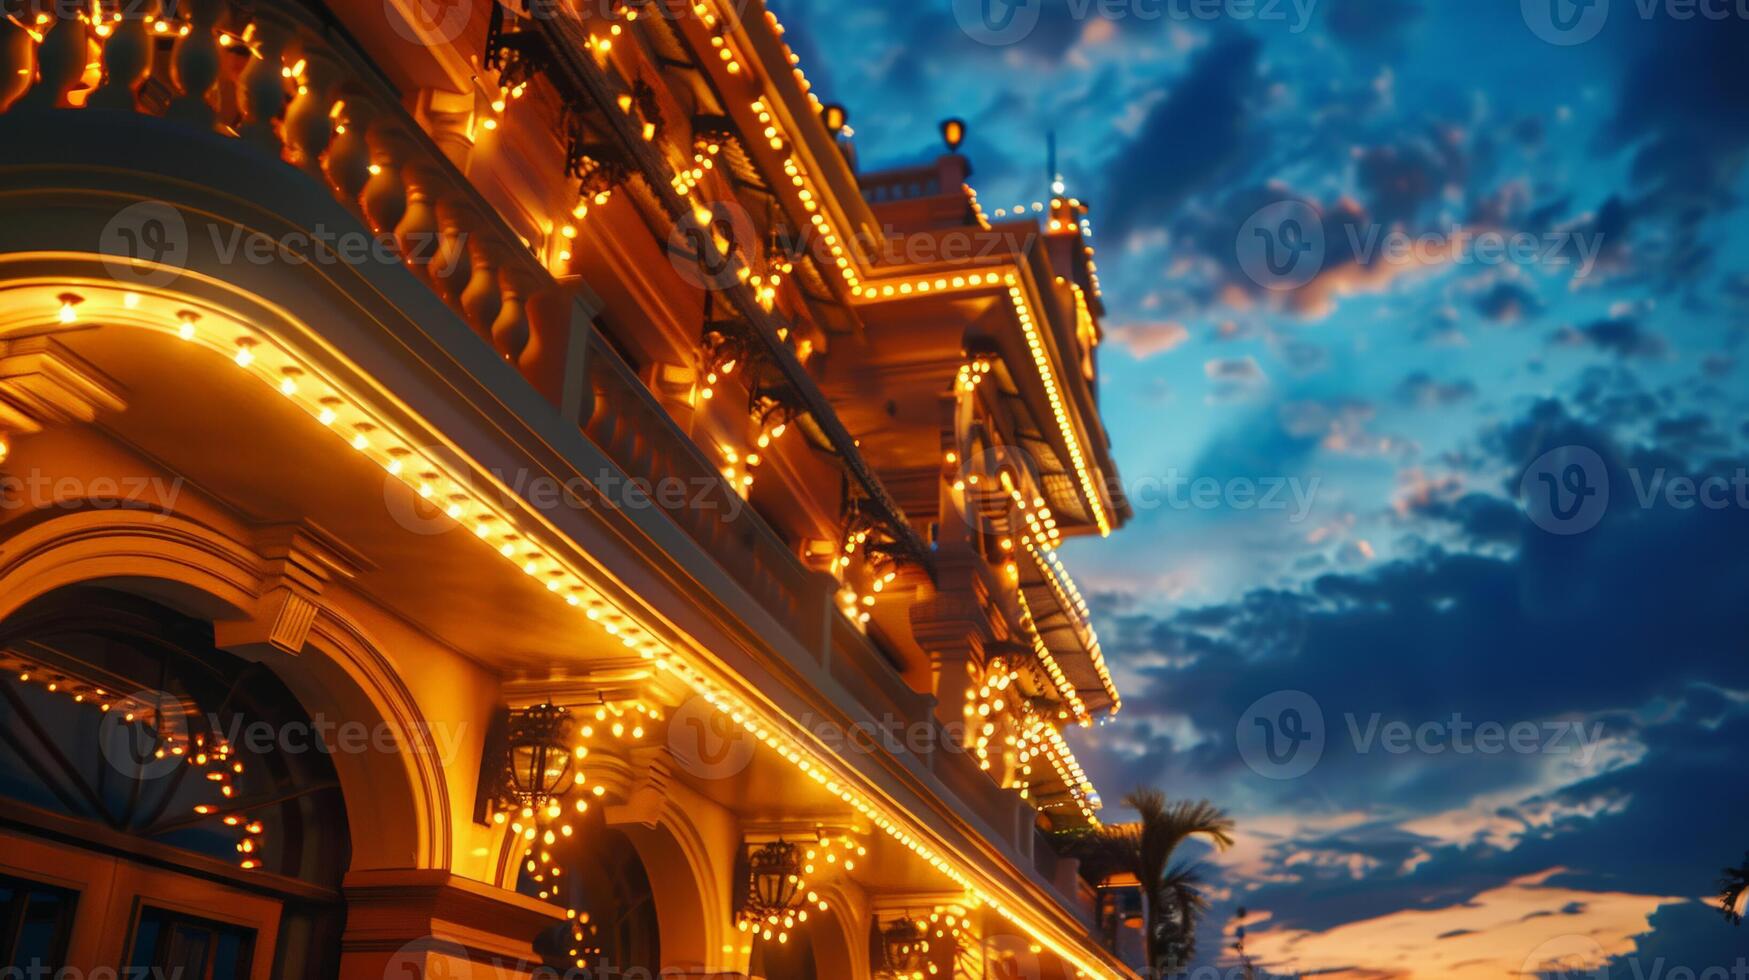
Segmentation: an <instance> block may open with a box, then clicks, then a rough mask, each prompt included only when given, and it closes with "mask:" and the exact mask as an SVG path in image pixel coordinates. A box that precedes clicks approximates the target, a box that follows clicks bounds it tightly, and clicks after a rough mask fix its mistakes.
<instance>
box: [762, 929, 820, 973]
mask: <svg viewBox="0 0 1749 980" xmlns="http://www.w3.org/2000/svg"><path fill="white" fill-rule="evenodd" d="M812 929H813V924H812V923H810V924H808V925H804V926H802V927H801V928H800V929H797V930H796V931H795V932H794V933H792V934H791V935H790V937H789V942H786V943H780V942H778V941H776V940H775V939H774V940H768V941H767V940H761V941H757V942H755V943H754V944H753V960H752V965H751V966H750V967H749V970H748V972H750V973H751V974H752V975H753V976H755V977H760V978H763V980H817V978H818V977H819V966H818V964H817V963H816V962H815V959H814V941H813V936H812V935H811V934H810V933H811V931H812Z"/></svg>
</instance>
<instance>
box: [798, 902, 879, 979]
mask: <svg viewBox="0 0 1749 980" xmlns="http://www.w3.org/2000/svg"><path fill="white" fill-rule="evenodd" d="M817 891H818V892H819V895H820V897H821V898H823V899H825V900H826V904H827V905H828V906H829V907H830V908H829V909H828V911H826V912H824V913H818V912H817V913H815V914H814V916H813V917H812V919H811V920H810V921H809V923H808V926H809V929H810V932H811V934H812V940H813V946H814V966H815V971H816V972H817V973H818V974H819V976H821V977H833V978H843V980H867V978H868V975H869V962H870V961H869V928H868V918H869V917H868V911H867V908H866V903H864V902H862V901H860V900H859V898H858V896H856V895H853V894H851V893H850V890H849V889H847V888H845V887H844V886H843V885H841V884H837V883H834V884H832V885H828V886H825V887H823V888H820V889H817Z"/></svg>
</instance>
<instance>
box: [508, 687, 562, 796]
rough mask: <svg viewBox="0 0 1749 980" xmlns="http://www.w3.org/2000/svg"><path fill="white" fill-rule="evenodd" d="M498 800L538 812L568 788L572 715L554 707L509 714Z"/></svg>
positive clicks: (548, 705) (540, 706) (550, 705)
mask: <svg viewBox="0 0 1749 980" xmlns="http://www.w3.org/2000/svg"><path fill="white" fill-rule="evenodd" d="M504 741H505V751H504V759H503V766H504V769H503V773H502V779H503V782H502V789H501V791H500V799H502V800H504V801H506V802H509V803H512V804H514V805H515V806H517V807H519V808H521V809H522V810H523V811H524V812H531V811H532V812H534V813H539V812H541V811H543V810H545V809H547V808H548V807H549V806H550V805H551V803H552V801H553V799H554V798H555V797H557V796H558V795H559V794H560V793H561V792H562V791H563V790H565V789H566V788H567V787H568V786H569V785H570V776H571V751H570V741H571V712H570V711H568V710H566V709H564V708H561V707H558V706H557V705H553V704H537V705H535V706H534V707H532V708H524V709H522V710H519V711H511V712H510V715H509V719H508V724H507V726H506V730H505V736H504Z"/></svg>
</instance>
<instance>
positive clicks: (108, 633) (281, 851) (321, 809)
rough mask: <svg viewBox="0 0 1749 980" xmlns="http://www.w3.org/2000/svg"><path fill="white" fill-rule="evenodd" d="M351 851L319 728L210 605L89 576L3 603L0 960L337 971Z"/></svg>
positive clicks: (54, 966)
mask: <svg viewBox="0 0 1749 980" xmlns="http://www.w3.org/2000/svg"><path fill="white" fill-rule="evenodd" d="M349 860H350V843H349V839H348V835H347V830H346V813H345V805H344V802H343V800H342V796H341V792H340V786H339V781H338V779H337V778H336V776H335V772H334V767H333V764H332V761H331V760H330V758H329V745H328V744H327V741H326V739H325V737H324V728H323V727H322V726H320V725H318V724H317V723H316V722H314V721H312V719H311V718H310V717H309V716H308V715H306V714H305V713H304V712H303V710H302V709H301V708H300V707H299V705H298V701H297V699H296V698H295V697H293V696H292V694H291V693H290V691H289V690H288V689H287V688H286V686H285V685H284V684H283V683H281V681H280V679H279V678H278V677H277V676H276V675H274V673H273V672H272V671H271V670H269V669H267V668H266V667H264V666H261V665H259V664H254V663H250V662H247V661H244V660H242V659H240V658H238V657H235V656H233V655H231V654H229V653H227V652H225V651H222V650H219V649H218V648H217V647H216V646H215V644H214V641H213V630H212V626H211V624H210V623H208V622H205V621H203V620H200V619H196V618H191V617H189V616H187V615H185V614H183V613H181V612H178V611H176V610H174V609H171V608H169V607H166V606H164V605H161V604H159V603H156V602H153V601H150V600H147V599H144V598H140V597H138V596H134V595H130V594H127V593H123V592H119V591H115V590H112V589H106V588H100V587H94V586H78V587H70V588H64V589H60V590H57V591H55V592H51V593H49V594H47V595H44V596H41V597H39V598H37V599H35V600H33V601H32V602H30V603H28V604H26V605H25V606H23V607H21V608H20V609H19V610H18V611H16V612H15V613H13V614H12V615H11V616H9V617H8V618H7V619H6V620H5V621H4V622H0V917H4V919H5V921H9V922H19V923H22V924H23V925H24V926H26V928H20V929H18V930H14V931H12V932H10V933H8V934H6V935H4V936H0V944H3V945H0V963H4V964H11V965H15V966H24V967H29V966H40V967H42V968H45V969H50V970H53V971H58V970H60V969H61V968H63V967H73V968H76V969H79V968H82V969H85V970H88V971H89V970H92V969H96V968H111V969H114V968H120V969H121V970H123V971H124V972H125V971H126V970H127V969H128V968H137V969H143V970H146V971H151V970H163V971H166V973H170V974H173V973H177V972H178V971H180V974H181V975H183V976H196V977H205V978H212V980H227V978H244V977H250V978H254V977H263V978H264V977H269V976H281V977H291V976H298V977H328V976H334V975H335V974H336V973H337V971H338V966H339V962H338V955H339V938H340V934H341V931H342V928H343V925H344V908H343V906H342V904H341V899H340V891H339V886H340V879H341V876H342V875H343V874H344V872H345V870H346V868H347V866H348V863H349Z"/></svg>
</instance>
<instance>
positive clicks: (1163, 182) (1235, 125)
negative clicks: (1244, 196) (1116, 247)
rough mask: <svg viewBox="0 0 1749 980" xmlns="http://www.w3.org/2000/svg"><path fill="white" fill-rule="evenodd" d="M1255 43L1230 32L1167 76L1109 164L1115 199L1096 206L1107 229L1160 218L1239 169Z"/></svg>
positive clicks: (1248, 138) (1118, 230) (1122, 232)
mask: <svg viewBox="0 0 1749 980" xmlns="http://www.w3.org/2000/svg"><path fill="white" fill-rule="evenodd" d="M1260 51H1261V45H1260V44H1259V43H1258V42H1257V40H1256V39H1255V38H1252V37H1250V36H1248V35H1232V36H1228V37H1225V38H1223V39H1221V40H1219V41H1217V42H1215V43H1214V44H1212V45H1211V46H1210V47H1209V48H1207V49H1206V50H1204V51H1203V52H1201V53H1200V54H1199V55H1198V56H1197V57H1196V59H1195V60H1194V61H1193V62H1192V63H1191V66H1190V68H1189V70H1188V71H1186V72H1185V74H1184V75H1183V76H1182V77H1180V78H1177V79H1174V80H1169V81H1167V82H1166V85H1167V88H1168V92H1167V95H1166V97H1165V98H1163V99H1161V100H1160V101H1159V103H1158V104H1156V105H1155V106H1154V108H1152V109H1151V110H1149V112H1148V115H1147V118H1146V119H1145V120H1144V121H1143V122H1142V126H1141V128H1140V130H1139V131H1138V132H1137V135H1136V138H1135V140H1134V141H1133V142H1131V143H1130V144H1129V145H1127V146H1125V147H1123V148H1122V149H1121V150H1119V151H1118V154H1117V156H1116V157H1115V158H1114V159H1113V160H1112V162H1111V165H1110V167H1109V168H1108V173H1109V178H1108V183H1107V187H1106V193H1107V195H1108V196H1109V198H1110V199H1111V200H1112V201H1113V202H1115V203H1117V204H1120V205H1121V206H1113V207H1108V208H1105V209H1103V210H1102V212H1101V213H1102V214H1103V215H1104V216H1105V217H1104V220H1103V228H1104V231H1105V233H1106V234H1108V235H1112V236H1115V237H1117V238H1119V239H1121V238H1123V237H1125V236H1127V235H1128V234H1129V233H1130V232H1132V231H1135V230H1137V229H1138V228H1142V227H1145V226H1146V225H1147V224H1149V223H1153V224H1159V223H1163V222H1164V221H1165V220H1166V219H1167V218H1168V217H1169V216H1170V214H1171V212H1172V210H1173V209H1174V208H1175V207H1177V206H1178V205H1179V204H1180V203H1182V202H1183V201H1184V199H1185V198H1186V196H1188V195H1189V194H1192V193H1194V192H1197V191H1199V190H1205V189H1208V188H1209V187H1211V186H1214V185H1215V184H1216V183H1217V182H1219V181H1222V180H1231V179H1232V178H1233V177H1234V176H1236V175H1237V174H1238V173H1240V172H1242V170H1241V168H1242V167H1243V164H1244V161H1245V159H1246V157H1247V148H1248V147H1249V146H1250V145H1251V144H1252V143H1253V142H1254V141H1255V140H1256V139H1257V138H1258V137H1257V135H1256V133H1254V132H1253V130H1252V127H1251V125H1250V122H1249V119H1250V115H1249V113H1248V112H1247V111H1246V103H1247V102H1248V101H1249V100H1250V99H1251V98H1253V96H1254V94H1255V92H1256V90H1257V87H1258V70H1257V62H1258V56H1259V53H1260ZM1168 160H1169V161H1171V165H1170V166H1163V165H1162V164H1163V162H1164V161H1168ZM1233 227H1235V228H1236V227H1237V225H1235V226H1233ZM1230 240H1231V239H1230V238H1229V241H1230ZM1229 247H1230V246H1229Z"/></svg>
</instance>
